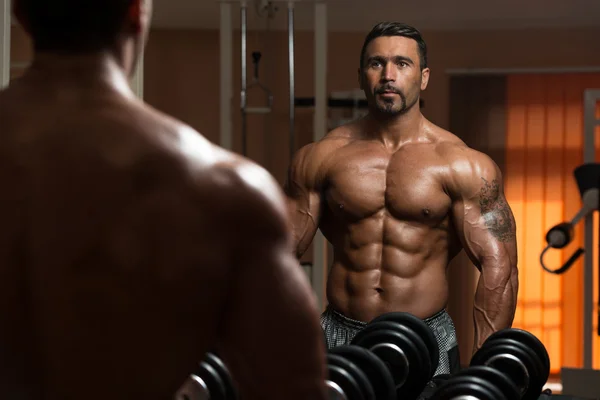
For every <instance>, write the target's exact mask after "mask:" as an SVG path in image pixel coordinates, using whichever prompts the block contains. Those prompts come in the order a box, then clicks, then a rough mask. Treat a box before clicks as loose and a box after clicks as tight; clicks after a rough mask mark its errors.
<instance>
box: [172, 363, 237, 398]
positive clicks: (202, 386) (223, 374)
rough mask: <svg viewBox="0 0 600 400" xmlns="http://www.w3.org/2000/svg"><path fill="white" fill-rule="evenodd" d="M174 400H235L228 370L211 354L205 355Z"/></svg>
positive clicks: (235, 391)
mask: <svg viewBox="0 0 600 400" xmlns="http://www.w3.org/2000/svg"><path fill="white" fill-rule="evenodd" d="M175 399H176V400H209V399H210V400H237V399H238V394H237V390H236V388H235V385H234V383H233V380H232V379H231V374H230V373H229V370H228V369H227V367H226V366H225V364H224V363H223V361H222V360H221V359H220V358H219V357H218V356H217V355H216V354H215V353H212V352H208V353H206V355H205V357H204V360H202V361H201V362H200V363H199V364H198V367H197V369H196V370H195V371H194V372H193V373H192V374H191V375H190V376H189V377H188V379H187V380H186V382H185V383H184V384H183V385H182V387H181V388H180V389H179V390H178V391H177V393H176V394H175Z"/></svg>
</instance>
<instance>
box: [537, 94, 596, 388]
mask: <svg viewBox="0 0 600 400" xmlns="http://www.w3.org/2000/svg"><path fill="white" fill-rule="evenodd" d="M598 101H600V90H598V89H586V90H584V115H583V121H584V132H583V133H584V136H583V162H584V163H583V164H582V165H580V166H578V167H577V168H576V169H575V171H574V176H575V180H576V182H577V186H578V188H579V193H580V195H581V199H582V202H583V207H582V208H581V209H580V210H579V211H578V212H577V214H576V215H575V217H574V218H573V219H572V220H571V221H569V222H563V223H560V224H558V225H556V226H554V227H552V228H551V229H550V230H549V231H548V233H547V234H546V241H547V243H548V245H547V246H546V248H545V249H544V250H543V251H542V254H541V255H540V264H541V265H542V268H543V269H544V270H545V271H547V272H550V273H554V274H561V273H565V272H566V271H567V270H568V269H569V267H570V266H571V265H572V264H573V262H574V261H575V260H576V259H577V258H578V257H579V256H581V255H582V254H584V262H583V329H582V332H583V338H582V341H583V368H582V369H579V370H577V369H572V368H563V369H562V371H561V375H563V374H564V372H565V370H568V372H567V374H568V375H570V376H572V377H573V383H574V385H573V386H572V387H570V386H571V385H570V384H567V387H564V386H563V389H565V390H567V391H568V392H569V393H570V392H571V391H574V392H577V393H582V395H588V394H583V393H584V392H585V393H589V396H595V395H596V394H597V393H600V371H599V370H594V369H593V365H592V364H593V363H592V361H593V335H594V334H593V331H594V329H593V318H594V314H596V315H595V317H596V318H597V319H596V321H597V325H598V328H597V331H596V335H598V336H600V312H594V298H593V296H594V251H593V249H594V247H595V246H596V245H595V244H594V239H595V238H594V235H596V236H597V235H598V234H599V232H598V230H597V228H596V229H594V215H593V213H594V211H597V210H598V209H599V206H600V204H599V203H600V201H599V200H600V195H599V192H600V163H597V162H596V159H597V155H596V128H597V127H598V126H600V118H599V117H598V115H597V114H596V107H597V104H598ZM581 219H583V221H584V246H583V248H579V249H578V250H576V252H575V254H573V255H572V256H571V258H570V259H569V260H568V261H567V262H566V263H565V264H564V265H563V266H562V267H561V268H559V269H557V270H551V269H549V268H547V267H546V265H545V264H544V260H543V257H544V255H545V253H546V252H547V251H548V249H549V248H558V249H561V248H564V247H565V246H566V245H567V244H569V243H570V242H571V240H572V238H573V227H574V226H575V225H576V224H577V223H578V222H579V221H580V220H581ZM597 257H600V255H598V256H597ZM598 279H599V280H600V273H599V274H598ZM596 302H597V305H598V306H600V295H599V296H598V298H597V299H596ZM576 375H578V376H576ZM580 380H586V381H590V382H594V383H595V384H596V385H597V386H596V387H595V388H594V387H593V386H595V385H594V383H592V384H591V385H586V387H582V386H581V385H577V384H576V382H578V381H580ZM581 390H583V391H581Z"/></svg>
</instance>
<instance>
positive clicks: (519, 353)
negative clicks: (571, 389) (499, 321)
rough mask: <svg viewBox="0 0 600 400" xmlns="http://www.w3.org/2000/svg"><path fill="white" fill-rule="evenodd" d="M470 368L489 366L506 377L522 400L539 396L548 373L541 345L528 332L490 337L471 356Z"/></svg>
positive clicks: (507, 332)
mask: <svg viewBox="0 0 600 400" xmlns="http://www.w3.org/2000/svg"><path fill="white" fill-rule="evenodd" d="M470 365H471V366H481V365H483V366H489V367H492V368H494V369H496V370H498V371H500V372H502V373H503V374H504V375H506V376H507V377H509V378H510V379H511V381H512V382H513V383H514V384H515V386H516V387H517V389H518V390H519V394H520V398H521V399H523V400H535V399H537V398H538V397H539V396H540V394H541V393H542V388H543V387H544V385H545V383H546V381H547V380H548V376H549V373H550V362H549V358H548V353H547V351H546V348H545V347H544V345H543V344H542V343H541V342H540V341H539V339H537V338H536V337H535V336H534V335H532V334H531V333H529V332H527V331H524V330H520V329H504V330H501V331H498V332H496V333H494V334H493V335H491V336H490V337H489V338H488V339H487V340H486V341H485V343H484V344H483V346H482V347H481V348H480V349H479V350H478V351H477V352H476V353H475V354H474V355H473V358H472V359H471V363H470Z"/></svg>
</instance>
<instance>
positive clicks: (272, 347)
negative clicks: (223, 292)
mask: <svg viewBox="0 0 600 400" xmlns="http://www.w3.org/2000/svg"><path fill="white" fill-rule="evenodd" d="M234 258H235V260H236V265H235V266H234V270H235V271H237V273H236V276H234V277H233V282H232V288H231V290H230V298H229V302H228V307H227V311H226V314H225V316H224V321H223V324H222V331H221V334H220V338H221V340H220V342H221V346H220V348H221V349H222V350H221V353H222V354H223V357H224V359H225V360H226V361H227V363H228V364H230V367H231V369H232V374H233V375H234V378H235V379H236V380H237V381H238V383H239V385H240V389H242V393H243V394H244V398H249V399H252V398H262V399H265V398H269V399H270V398H273V399H275V398H294V399H295V398H320V396H318V395H316V393H318V391H319V390H321V389H322V385H323V382H324V365H325V360H324V351H325V350H324V343H323V334H322V332H321V329H320V326H319V322H318V321H319V315H318V310H317V308H316V302H315V299H314V296H313V293H312V291H311V289H310V285H309V284H308V281H307V279H306V277H305V275H304V272H303V271H302V269H301V268H300V266H299V265H298V263H297V261H296V259H295V258H294V257H293V255H292V254H290V252H289V251H288V249H287V248H286V246H285V244H284V241H281V240H271V239H267V240H265V239H261V238H260V237H258V238H252V239H250V240H248V241H247V242H246V243H244V244H243V245H242V246H241V248H240V250H239V253H238V254H236V255H235V257H234ZM315 396H316V397H315Z"/></svg>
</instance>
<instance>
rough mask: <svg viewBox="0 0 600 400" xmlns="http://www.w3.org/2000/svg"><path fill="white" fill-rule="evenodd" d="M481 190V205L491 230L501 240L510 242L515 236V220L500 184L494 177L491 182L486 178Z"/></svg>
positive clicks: (486, 222) (486, 223)
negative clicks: (501, 192)
mask: <svg viewBox="0 0 600 400" xmlns="http://www.w3.org/2000/svg"><path fill="white" fill-rule="evenodd" d="M481 179H482V180H483V187H482V188H481V191H480V192H479V206H480V208H481V214H482V215H483V217H484V219H485V225H486V227H487V228H488V229H489V231H490V232H491V233H492V234H493V235H494V236H495V237H496V238H497V239H498V240H499V241H501V242H509V241H511V240H513V239H514V238H515V222H514V220H513V217H512V213H511V210H510V206H509V205H508V203H507V202H506V199H505V198H504V196H502V195H501V194H500V184H499V183H498V180H496V179H494V180H492V181H491V182H489V181H487V180H486V179H484V178H481Z"/></svg>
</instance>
